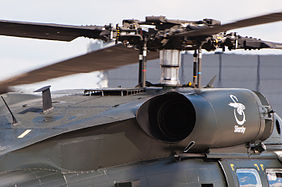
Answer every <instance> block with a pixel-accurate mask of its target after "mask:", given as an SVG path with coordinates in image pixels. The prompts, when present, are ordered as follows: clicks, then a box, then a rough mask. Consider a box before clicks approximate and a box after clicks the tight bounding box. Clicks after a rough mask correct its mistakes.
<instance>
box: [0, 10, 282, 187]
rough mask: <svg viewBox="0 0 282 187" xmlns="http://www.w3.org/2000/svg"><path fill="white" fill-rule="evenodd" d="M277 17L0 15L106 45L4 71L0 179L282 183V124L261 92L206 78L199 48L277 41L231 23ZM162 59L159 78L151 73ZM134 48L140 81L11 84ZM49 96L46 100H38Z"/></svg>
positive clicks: (90, 66) (44, 32) (123, 58)
mask: <svg viewBox="0 0 282 187" xmlns="http://www.w3.org/2000/svg"><path fill="white" fill-rule="evenodd" d="M280 20H282V12H277V13H272V14H267V15H262V16H257V17H253V18H249V19H243V20H239V21H236V22H232V23H228V24H221V23H220V22H219V21H217V20H213V19H203V20H200V21H185V20H170V19H167V18H165V17H164V16H158V17H155V16H150V17H146V20H145V21H139V20H133V19H132V20H123V23H122V25H116V26H112V25H105V26H71V25H58V24H44V23H30V22H16V21H4V20H1V21H0V34H1V35H7V36H16V37H27V38H37V39H47V40H60V41H71V40H73V39H75V38H77V37H80V36H84V37H88V38H94V39H100V40H102V41H104V42H114V44H113V45H112V46H110V47H107V48H104V49H101V50H97V51H93V52H90V53H88V54H85V55H82V56H78V57H75V58H71V59H68V60H64V61H62V62H58V63H55V64H52V65H49V66H45V67H42V68H39V69H36V70H33V71H30V72H26V73H24V74H21V75H18V76H15V77H12V78H10V79H7V80H4V81H1V82H0V90H1V94H2V95H1V98H2V101H3V102H1V104H0V107H1V115H0V186H116V187H122V186H123V187H125V186H135V187H136V186H154V187H155V186H167V187H170V186H197V187H199V186H201V187H211V186H216V187H218V186H281V185H282V146H281V145H282V138H281V129H280V123H282V120H281V119H280V118H279V116H278V115H277V114H275V113H274V112H273V110H272V108H271V106H270V104H269V103H268V101H267V99H266V98H265V97H264V96H263V95H262V94H261V93H259V92H254V91H251V90H248V89H240V88H228V89H227V88H212V81H211V82H210V83H209V84H208V85H207V86H202V84H201V69H202V50H203V49H204V50H207V51H213V50H215V49H217V48H222V49H223V50H224V49H225V48H228V49H229V50H235V49H250V50H251V49H263V48H273V49H282V44H280V43H274V42H268V41H263V40H260V39H256V38H251V37H244V36H240V35H238V34H236V33H234V32H230V33H228V32H227V31H228V30H232V29H237V28H242V27H247V26H254V25H259V24H265V23H270V22H275V21H280ZM187 50H193V51H194V64H193V79H192V82H189V83H188V84H185V85H180V84H179V79H178V71H179V66H180V51H187ZM156 58H160V64H161V71H162V76H161V81H160V83H158V84H152V83H149V82H146V61H147V60H150V59H156ZM138 59H139V82H138V86H137V87H135V88H116V89H115V88H108V89H88V90H84V91H83V92H81V93H75V94H71V93H69V94H65V95H60V96H58V95H56V94H54V95H53V98H52V97H51V93H50V86H46V87H43V88H40V89H38V90H36V91H37V92H42V99H41V98H40V97H38V96H37V95H30V94H19V93H13V92H10V90H11V87H13V86H16V85H21V84H30V83H35V82H40V81H44V80H48V79H51V78H57V77H61V76H66V75H72V74H75V73H87V72H92V71H100V70H107V69H112V68H117V67H119V66H122V65H127V64H132V63H136V62H137V61H138ZM42 103H43V104H42Z"/></svg>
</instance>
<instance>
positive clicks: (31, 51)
mask: <svg viewBox="0 0 282 187" xmlns="http://www.w3.org/2000/svg"><path fill="white" fill-rule="evenodd" d="M277 11H282V1H281V0H267V1H266V0H236V1H229V0H197V1H195V0H193V1H191V0H173V1H164V0H142V1H133V0H104V1H97V0H80V1H77V0H59V1H58V0H56V1H55V0H49V1H38V0H22V1H19V0H0V19H3V20H15V21H30V22H43V23H58V24H70V25H105V24H109V23H113V24H116V23H121V21H122V20H123V19H131V18H134V19H139V20H144V18H145V16H150V15H155V16H159V15H164V16H166V17H167V18H170V19H182V20H201V19H203V18H213V19H218V20H221V22H222V23H228V22H232V21H236V20H239V19H243V18H248V17H253V16H257V15H262V14H266V13H271V12H277ZM234 31H236V32H238V34H240V35H246V36H253V37H256V38H261V39H263V40H267V41H276V42H281V43H282V22H277V23H271V24H266V25H261V26H254V27H249V28H245V29H239V30H234ZM90 42H93V40H90V39H86V38H78V39H75V40H73V41H71V42H60V41H47V40H37V39H26V38H16V37H7V36H0V64H1V71H0V72H1V73H0V80H3V79H6V78H8V77H11V76H14V75H17V74H19V73H23V72H25V71H28V70H31V69H34V68H38V67H41V66H44V65H47V64H51V63H55V62H58V61H60V60H63V59H66V58H70V57H74V56H77V55H80V54H85V53H86V52H87V46H88V44H89V43H90ZM232 53H234V52H232ZM236 53H243V54H245V52H244V51H237V52H236ZM255 53H260V54H282V51H277V50H264V51H262V50H261V51H259V52H257V51H256V52H251V54H255ZM97 74H98V73H90V74H86V75H76V76H71V77H67V78H63V79H62V78H60V79H55V80H52V81H47V82H43V83H40V84H35V85H29V86H24V87H19V89H20V90H25V91H26V90H28V91H31V90H33V89H37V88H39V87H42V86H46V85H50V84H51V85H52V89H53V90H58V89H67V88H94V87H96V86H97V81H99V80H98V79H97V78H96V77H97Z"/></svg>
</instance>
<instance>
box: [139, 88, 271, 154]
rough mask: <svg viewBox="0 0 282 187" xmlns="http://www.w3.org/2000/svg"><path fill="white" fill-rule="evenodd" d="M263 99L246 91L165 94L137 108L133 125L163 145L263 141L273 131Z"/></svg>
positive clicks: (268, 107) (210, 90) (267, 104)
mask: <svg viewBox="0 0 282 187" xmlns="http://www.w3.org/2000/svg"><path fill="white" fill-rule="evenodd" d="M270 111H271V107H270V105H269V103H268V102H267V100H266V99H265V98H264V97H263V96H262V95H261V94H260V93H255V92H252V91H250V90H247V89H201V90H198V91H188V92H183V93H179V92H167V93H165V94H162V95H158V96H155V97H153V98H151V99H149V100H148V101H146V102H145V103H144V104H142V105H141V107H140V108H139V110H138V111H137V116H136V117H137V122H138V124H139V126H140V127H141V128H142V129H143V130H144V131H145V133H147V134H148V135H149V136H151V137H154V138H155V139H158V140H161V141H164V142H167V143H179V142H180V143H181V142H182V143H183V144H186V145H187V144H188V143H189V142H192V141H193V142H195V143H196V147H198V148H214V147H227V146H234V145H240V144H244V143H248V142H255V141H258V140H259V141H263V140H265V139H266V138H268V137H269V136H270V135H271V133H272V130H273V115H272V113H271V112H270Z"/></svg>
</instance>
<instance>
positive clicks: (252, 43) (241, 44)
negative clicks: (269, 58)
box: [236, 36, 282, 49]
mask: <svg viewBox="0 0 282 187" xmlns="http://www.w3.org/2000/svg"><path fill="white" fill-rule="evenodd" d="M237 41H238V42H237V47H236V48H237V49H263V48H271V49H282V43H276V42H269V41H263V40H260V39H256V38H251V37H242V36H239V38H238V40H237Z"/></svg>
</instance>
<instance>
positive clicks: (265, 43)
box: [261, 41, 282, 49]
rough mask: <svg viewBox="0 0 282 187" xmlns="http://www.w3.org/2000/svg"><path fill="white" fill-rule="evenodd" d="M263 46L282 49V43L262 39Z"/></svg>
mask: <svg viewBox="0 0 282 187" xmlns="http://www.w3.org/2000/svg"><path fill="white" fill-rule="evenodd" d="M261 43H262V44H261V46H262V47H261V48H271V49H282V43H276V42H268V41H262V42H261Z"/></svg>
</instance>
